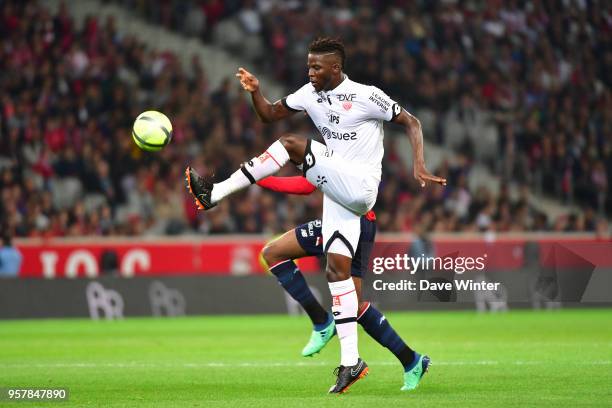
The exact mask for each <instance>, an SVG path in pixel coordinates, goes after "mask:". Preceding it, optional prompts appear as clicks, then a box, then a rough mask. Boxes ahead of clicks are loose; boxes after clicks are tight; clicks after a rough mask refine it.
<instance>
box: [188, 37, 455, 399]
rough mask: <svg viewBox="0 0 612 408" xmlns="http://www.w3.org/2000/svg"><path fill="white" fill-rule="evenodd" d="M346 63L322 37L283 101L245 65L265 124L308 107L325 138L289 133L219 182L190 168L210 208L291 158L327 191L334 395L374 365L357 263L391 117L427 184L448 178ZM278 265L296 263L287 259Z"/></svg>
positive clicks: (420, 365)
mask: <svg viewBox="0 0 612 408" xmlns="http://www.w3.org/2000/svg"><path fill="white" fill-rule="evenodd" d="M344 67H345V51H344V45H343V44H342V43H341V42H340V41H338V40H333V39H329V38H321V39H317V40H315V41H314V42H313V43H311V44H310V47H309V53H308V79H309V81H308V83H306V84H305V85H303V86H302V87H301V88H300V89H298V90H297V91H295V92H294V93H292V94H290V95H288V96H287V97H285V98H283V99H282V100H280V101H277V102H275V103H270V102H269V101H268V100H267V99H266V98H265V97H264V96H263V94H262V93H261V90H260V87H259V80H258V79H257V78H256V77H255V76H254V75H252V74H250V73H249V72H248V71H246V70H245V69H243V68H240V69H239V70H238V73H237V74H236V76H238V77H239V78H240V83H241V85H242V87H243V88H244V89H245V90H246V91H248V92H249V93H250V94H251V100H252V102H253V106H254V108H255V111H256V112H257V114H258V116H259V118H260V119H261V120H262V121H263V122H274V121H278V120H281V119H284V118H287V117H289V116H291V115H293V114H295V113H296V112H300V111H305V112H306V113H307V114H308V116H309V118H310V119H311V120H312V121H313V123H314V124H315V126H316V127H317V128H318V130H319V133H320V135H321V137H322V138H323V141H324V142H325V144H323V143H321V142H317V141H315V140H312V139H308V138H304V137H301V136H298V135H293V134H286V135H283V136H281V137H280V138H279V139H278V140H277V141H275V142H274V143H273V144H272V145H270V146H269V147H268V148H267V149H266V151H265V152H263V153H262V154H261V155H259V156H258V157H254V158H252V159H251V160H249V161H247V162H245V163H244V164H243V165H242V166H241V167H240V168H239V169H238V170H237V171H236V172H234V173H233V174H232V175H231V176H230V177H229V178H227V179H226V180H223V181H221V182H219V183H212V182H211V181H209V180H206V179H204V178H203V177H201V176H200V175H198V174H197V173H196V172H195V170H194V169H192V168H191V167H187V169H186V170H185V176H186V181H187V185H188V187H189V190H190V191H191V193H192V194H193V196H194V197H195V199H196V204H197V205H198V207H199V208H201V209H203V210H208V209H211V208H213V207H214V206H215V205H217V203H219V202H220V201H221V200H223V199H224V198H225V197H227V196H229V195H231V194H233V193H235V192H236V191H239V190H241V189H244V188H246V187H248V186H250V185H251V184H255V183H256V182H257V181H259V180H261V179H263V178H266V177H268V176H271V175H273V174H275V173H276V172H278V171H279V170H280V169H281V168H282V167H283V166H284V165H285V164H287V163H288V162H289V161H291V162H292V163H294V164H297V165H298V166H299V168H300V169H301V170H302V171H303V174H304V177H306V178H307V179H308V181H309V182H310V183H311V184H313V185H316V187H317V188H318V189H319V190H320V191H321V192H322V193H323V214H322V218H321V221H322V226H321V233H322V237H323V248H324V252H325V254H326V257H327V267H326V277H327V281H328V285H329V289H330V293H331V296H332V300H333V302H332V313H333V316H334V320H335V325H336V330H337V333H338V339H339V341H340V367H339V369H338V371H337V372H338V377H337V380H336V384H335V385H333V386H332V387H331V388H330V390H329V392H330V393H342V392H343V391H345V390H346V389H347V388H348V387H349V386H350V385H351V384H352V383H354V382H355V381H357V380H358V379H360V378H362V377H363V376H365V374H367V371H368V367H367V364H366V363H365V362H364V361H363V360H362V359H361V358H360V357H359V350H358V337H357V313H358V306H359V301H358V298H357V293H356V288H355V283H354V282H353V279H352V278H351V263H352V259H353V258H354V256H355V249H356V247H357V245H358V241H359V236H360V234H361V216H362V215H364V214H366V213H367V212H368V211H370V210H371V209H372V208H373V207H374V204H375V203H376V198H377V195H378V186H379V184H380V180H381V177H382V158H383V155H384V148H383V139H384V129H383V122H384V121H391V122H394V123H397V124H399V125H401V126H403V128H404V131H405V133H406V135H407V137H408V139H409V141H410V143H411V144H412V148H413V171H414V176H415V178H416V179H417V180H418V181H419V183H420V184H421V186H423V187H424V186H425V184H426V183H427V182H435V183H440V184H446V180H445V179H443V178H441V177H436V176H434V175H432V174H431V173H430V172H429V171H428V170H427V168H426V166H425V158H424V151H423V132H422V129H421V124H420V122H419V121H418V120H417V118H415V117H414V116H413V115H411V114H410V113H408V112H407V111H406V110H404V109H403V108H402V107H401V106H400V105H399V104H398V103H397V102H395V101H393V100H392V99H391V98H389V96H387V95H386V94H385V93H384V92H383V91H381V90H380V89H378V88H376V87H375V86H370V85H364V84H360V83H357V82H355V81H352V80H350V78H349V77H348V76H347V75H346V74H345V73H344V72H343V69H344ZM274 268H275V269H278V268H281V269H291V268H292V266H291V265H288V264H287V263H282V264H279V265H276V267H274ZM426 368H427V360H426V359H425V356H420V357H419V361H418V362H417V364H416V365H415V367H414V371H415V372H418V373H422V372H424V371H425V369H426ZM419 378H420V377H419Z"/></svg>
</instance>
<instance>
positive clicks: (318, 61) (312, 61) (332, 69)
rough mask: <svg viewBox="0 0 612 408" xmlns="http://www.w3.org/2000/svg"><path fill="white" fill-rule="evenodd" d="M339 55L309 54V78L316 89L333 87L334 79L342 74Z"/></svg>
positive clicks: (322, 89)
mask: <svg viewBox="0 0 612 408" xmlns="http://www.w3.org/2000/svg"><path fill="white" fill-rule="evenodd" d="M340 72H341V68H340V64H339V63H338V57H337V56H336V55H334V54H308V79H309V80H310V83H311V84H312V86H313V87H314V89H315V91H317V92H320V91H326V90H329V89H332V82H333V79H334V78H335V77H337V76H339V75H340Z"/></svg>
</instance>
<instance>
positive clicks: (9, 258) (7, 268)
mask: <svg viewBox="0 0 612 408" xmlns="http://www.w3.org/2000/svg"><path fill="white" fill-rule="evenodd" d="M3 229H4V228H3ZM22 261H23V256H22V255H21V252H19V250H18V249H17V248H15V247H14V246H13V243H12V239H11V236H10V235H9V234H8V232H5V233H4V234H3V235H2V247H1V248H0V278H16V277H17V276H19V270H20V269H21V262H22Z"/></svg>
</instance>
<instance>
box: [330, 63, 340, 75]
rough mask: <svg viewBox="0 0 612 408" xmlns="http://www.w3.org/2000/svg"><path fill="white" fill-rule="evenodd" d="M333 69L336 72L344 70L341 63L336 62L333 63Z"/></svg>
mask: <svg viewBox="0 0 612 408" xmlns="http://www.w3.org/2000/svg"><path fill="white" fill-rule="evenodd" d="M332 70H333V71H334V73H339V72H341V71H342V67H341V66H340V64H339V63H337V62H336V63H335V64H334V65H332Z"/></svg>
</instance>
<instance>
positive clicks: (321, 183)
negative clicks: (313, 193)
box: [317, 175, 327, 188]
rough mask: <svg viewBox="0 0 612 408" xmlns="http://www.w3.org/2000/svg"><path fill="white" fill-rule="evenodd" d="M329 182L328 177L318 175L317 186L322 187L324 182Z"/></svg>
mask: <svg viewBox="0 0 612 408" xmlns="http://www.w3.org/2000/svg"><path fill="white" fill-rule="evenodd" d="M325 183H327V178H326V177H325V176H321V175H319V176H317V187H318V188H321V186H322V185H323V184H325Z"/></svg>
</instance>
